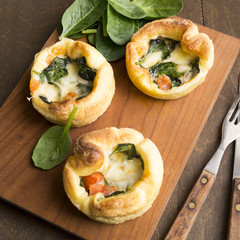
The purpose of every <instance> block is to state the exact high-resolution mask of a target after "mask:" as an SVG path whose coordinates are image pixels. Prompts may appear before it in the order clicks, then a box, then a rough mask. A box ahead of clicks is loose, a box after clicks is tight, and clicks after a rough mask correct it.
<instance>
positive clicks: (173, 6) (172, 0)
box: [132, 0, 183, 19]
mask: <svg viewBox="0 0 240 240" xmlns="http://www.w3.org/2000/svg"><path fill="white" fill-rule="evenodd" d="M132 2H133V3H134V4H136V5H137V6H139V7H140V8H142V9H143V10H144V11H145V12H146V18H148V19H157V18H162V17H170V16H175V15H177V14H178V13H179V12H180V11H181V10H182V7H183V4H182V1H181V0H157V1H156V0H148V1H145V0H133V1H132Z"/></svg>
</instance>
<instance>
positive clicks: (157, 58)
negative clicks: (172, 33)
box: [141, 44, 196, 72]
mask: <svg viewBox="0 0 240 240" xmlns="http://www.w3.org/2000/svg"><path fill="white" fill-rule="evenodd" d="M194 59H196V55H195V54H194V53H188V52H185V51H183V49H182V47H181V45H180V44H176V47H175V49H174V50H173V51H172V52H171V54H170V56H169V58H167V59H164V60H163V61H162V51H161V50H160V51H158V52H151V53H148V54H147V55H146V56H144V58H143V61H142V62H141V66H142V67H143V68H150V67H152V66H154V65H155V64H157V63H158V62H163V63H164V62H174V63H176V64H177V65H178V66H177V71H178V72H185V71H191V63H192V61H193V60H194Z"/></svg>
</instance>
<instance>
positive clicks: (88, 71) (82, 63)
mask: <svg viewBox="0 0 240 240" xmlns="http://www.w3.org/2000/svg"><path fill="white" fill-rule="evenodd" d="M76 61H77V63H78V68H79V72H78V74H79V76H80V77H81V78H83V79H85V80H88V81H93V80H94V78H95V76H96V72H97V70H96V69H93V68H90V67H88V66H87V63H86V59H85V57H82V58H76Z"/></svg>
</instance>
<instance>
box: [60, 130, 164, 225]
mask: <svg viewBox="0 0 240 240" xmlns="http://www.w3.org/2000/svg"><path fill="white" fill-rule="evenodd" d="M120 143H132V144H134V145H135V147H136V150H137V152H138V154H140V156H141V158H142V160H143V163H144V170H143V175H142V177H141V179H140V180H139V181H138V182H137V183H136V184H134V185H133V186H132V187H131V189H130V190H128V191H127V192H125V193H121V194H118V195H116V196H111V197H109V198H105V197H104V196H103V194H102V193H96V194H94V195H92V196H89V195H88V193H87V191H86V190H85V188H84V187H82V186H80V177H82V176H87V175H89V174H92V173H94V172H96V171H99V172H101V171H104V170H105V169H107V168H108V166H109V155H110V154H111V153H112V151H113V150H114V148H116V146H117V145H118V144H120ZM74 153H75V154H74V156H70V157H69V158H68V160H67V162H66V164H65V166H64V170H63V183H64V189H65V191H66V193H67V195H68V197H69V199H70V200H71V202H72V203H73V205H74V206H76V207H77V208H78V209H79V210H80V211H82V212H83V213H84V214H86V215H87V216H88V217H89V218H91V219H93V220H95V221H98V222H103V223H108V224H117V223H122V222H124V221H127V220H130V219H134V218H136V217H138V216H140V215H142V214H143V213H144V212H146V211H147V210H148V209H149V208H150V207H151V205H152V203H153V201H154V199H155V198H156V196H157V195H158V193H159V189H160V187H161V184H162V179H163V162H162V158H161V155H160V153H159V151H158V149H157V147H156V146H155V145H154V143H153V142H152V141H150V140H149V139H146V138H144V137H143V135H142V134H141V133H139V132H138V131H136V130H133V129H129V128H122V129H117V128H113V127H111V128H105V129H103V130H98V131H93V132H91V133H87V134H85V135H83V136H81V137H80V138H79V139H78V140H77V142H76V145H75V148H74Z"/></svg>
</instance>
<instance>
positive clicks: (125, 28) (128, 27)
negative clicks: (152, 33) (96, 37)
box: [107, 5, 139, 45]
mask: <svg viewBox="0 0 240 240" xmlns="http://www.w3.org/2000/svg"><path fill="white" fill-rule="evenodd" d="M138 26H139V24H138V20H134V19H129V18H127V17H125V16H123V15H121V14H120V13H118V12H117V11H116V10H114V8H112V7H111V6H110V5H108V9H107V32H108V35H109V37H110V38H111V39H112V41H113V42H115V43H116V44H118V45H124V44H126V43H127V42H129V41H130V39H131V37H132V35H133V34H134V33H135V32H136V31H137V30H138Z"/></svg>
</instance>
